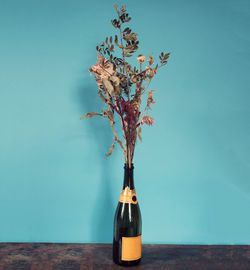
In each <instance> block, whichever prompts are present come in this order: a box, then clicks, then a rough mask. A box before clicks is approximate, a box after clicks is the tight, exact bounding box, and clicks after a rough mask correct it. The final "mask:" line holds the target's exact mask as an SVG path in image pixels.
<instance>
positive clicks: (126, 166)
mask: <svg viewBox="0 0 250 270" xmlns="http://www.w3.org/2000/svg"><path fill="white" fill-rule="evenodd" d="M124 169H134V163H131V167H129V164H128V163H124Z"/></svg>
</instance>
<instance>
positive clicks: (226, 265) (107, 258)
mask: <svg viewBox="0 0 250 270" xmlns="http://www.w3.org/2000/svg"><path fill="white" fill-rule="evenodd" d="M142 252H143V258H142V261H141V263H140V265H138V266H134V267H127V268H126V267H121V266H117V265H115V264H114V263H113V261H112V245H111V244H52V243H48V244H47V243H0V270H12V269H14V270H85V269H88V270H92V269H93V270H113V269H114V270H116V269H131V270H132V269H138V270H139V269H143V270H144V269H145V270H153V269H157V270H163V269H164V270H165V269H166V270H189V269H190V270H191V269H192V270H193V269H194V270H217V269H222V270H243V269H244V270H250V246H243V245H241V246H235V245H234V246H229V245H227V246H206V245H201V246H200V245H143V247H142Z"/></svg>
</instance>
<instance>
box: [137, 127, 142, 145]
mask: <svg viewBox="0 0 250 270" xmlns="http://www.w3.org/2000/svg"><path fill="white" fill-rule="evenodd" d="M137 135H138V138H139V140H140V142H142V137H141V126H139V127H138V131H137Z"/></svg>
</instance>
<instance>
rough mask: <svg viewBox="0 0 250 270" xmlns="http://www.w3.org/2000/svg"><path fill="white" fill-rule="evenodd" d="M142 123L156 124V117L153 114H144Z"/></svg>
mask: <svg viewBox="0 0 250 270" xmlns="http://www.w3.org/2000/svg"><path fill="white" fill-rule="evenodd" d="M141 124H142V125H143V124H146V125H148V126H152V125H153V124H154V119H153V117H151V116H143V117H142V120H141Z"/></svg>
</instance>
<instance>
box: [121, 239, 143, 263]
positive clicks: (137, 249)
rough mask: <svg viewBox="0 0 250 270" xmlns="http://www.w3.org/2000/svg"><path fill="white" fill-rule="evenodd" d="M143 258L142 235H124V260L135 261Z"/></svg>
mask: <svg viewBox="0 0 250 270" xmlns="http://www.w3.org/2000/svg"><path fill="white" fill-rule="evenodd" d="M140 258H141V235H139V236H136V237H122V261H135V260H139V259H140Z"/></svg>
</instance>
